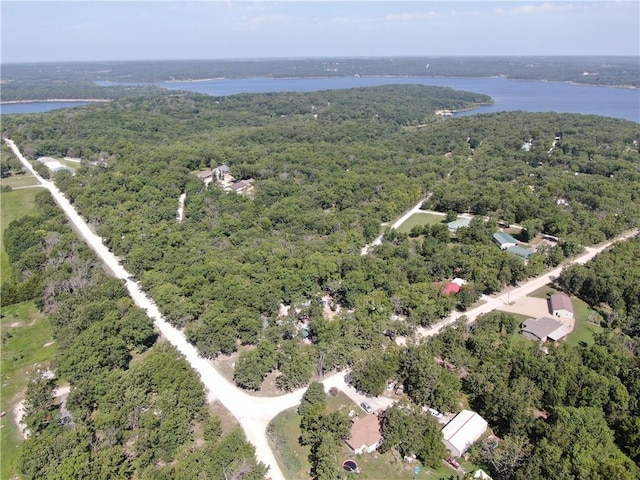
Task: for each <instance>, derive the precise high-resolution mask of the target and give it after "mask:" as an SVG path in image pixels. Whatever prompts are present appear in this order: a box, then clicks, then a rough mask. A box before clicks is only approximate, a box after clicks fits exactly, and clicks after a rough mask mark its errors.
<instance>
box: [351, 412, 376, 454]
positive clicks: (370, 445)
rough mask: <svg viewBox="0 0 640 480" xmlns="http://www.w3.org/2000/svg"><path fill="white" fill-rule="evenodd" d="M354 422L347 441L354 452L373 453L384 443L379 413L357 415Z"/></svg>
mask: <svg viewBox="0 0 640 480" xmlns="http://www.w3.org/2000/svg"><path fill="white" fill-rule="evenodd" d="M352 422H353V423H352V425H351V431H350V434H349V438H347V440H346V443H347V446H348V447H349V448H350V449H351V450H353V453H355V454H356V455H360V454H362V453H371V452H374V451H375V450H376V449H377V448H378V447H379V446H380V445H382V440H383V437H382V434H381V433H380V420H379V419H378V416H377V415H365V416H364V417H355V418H353V420H352Z"/></svg>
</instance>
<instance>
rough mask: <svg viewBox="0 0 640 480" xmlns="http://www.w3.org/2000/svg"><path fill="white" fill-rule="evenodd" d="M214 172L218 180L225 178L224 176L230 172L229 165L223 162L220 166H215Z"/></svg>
mask: <svg viewBox="0 0 640 480" xmlns="http://www.w3.org/2000/svg"><path fill="white" fill-rule="evenodd" d="M212 173H213V176H214V177H215V178H216V180H224V176H225V175H227V174H228V173H229V166H228V165H225V164H222V165H220V166H219V167H216V168H214V169H213V172H212Z"/></svg>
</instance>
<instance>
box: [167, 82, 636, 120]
mask: <svg viewBox="0 0 640 480" xmlns="http://www.w3.org/2000/svg"><path fill="white" fill-rule="evenodd" d="M388 84H420V85H434V86H439V87H450V88H453V89H455V90H467V91H470V92H477V93H484V94H485V95H489V96H490V97H492V98H493V99H494V101H495V103H494V104H493V105H487V106H482V107H480V108H478V109H475V110H472V111H468V112H462V113H460V114H459V115H473V114H476V113H488V112H503V111H512V110H523V111H526V112H560V113H583V114H593V115H603V116H606V117H614V118H623V119H625V120H631V121H633V122H639V123H640V90H634V89H629V88H614V87H595V86H590V85H576V84H570V83H553V82H542V81H525V80H509V79H506V78H433V77H337V78H286V79H280V78H277V79H271V78H242V79H216V80H207V81H197V82H164V83H159V84H158V85H159V86H161V87H165V88H169V89H172V90H189V91H192V92H200V93H206V94H209V95H215V96H226V95H233V94H236V93H259V92H313V91H318V90H336V89H344V88H355V87H371V86H377V85H388Z"/></svg>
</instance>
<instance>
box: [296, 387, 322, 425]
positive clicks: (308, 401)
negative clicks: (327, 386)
mask: <svg viewBox="0 0 640 480" xmlns="http://www.w3.org/2000/svg"><path fill="white" fill-rule="evenodd" d="M316 405H319V406H320V408H322V410H323V411H324V410H325V408H326V406H327V394H326V393H325V391H324V385H323V384H322V383H320V382H311V383H310V384H309V386H308V387H307V390H306V391H305V392H304V394H303V395H302V400H301V401H300V405H299V406H298V413H299V414H300V416H302V417H304V416H306V414H307V413H308V412H309V410H310V408H311V407H314V406H316Z"/></svg>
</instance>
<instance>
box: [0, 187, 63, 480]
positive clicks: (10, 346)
mask: <svg viewBox="0 0 640 480" xmlns="http://www.w3.org/2000/svg"><path fill="white" fill-rule="evenodd" d="M3 195H4V194H3ZM1 325H2V357H1V358H2V361H1V362H0V381H1V382H2V398H1V399H0V408H1V409H2V411H4V412H7V413H6V415H5V416H4V417H2V419H1V420H0V421H1V424H2V428H1V429H0V448H1V452H2V462H1V463H2V465H1V467H0V477H1V478H2V480H6V479H9V478H12V476H13V475H14V474H15V473H16V472H15V471H14V468H15V465H14V462H15V458H16V452H17V448H18V446H19V444H20V441H21V437H20V433H19V431H18V429H17V426H16V424H15V422H14V416H13V409H14V407H15V406H16V405H17V403H19V402H20V401H21V400H22V398H23V396H24V390H25V388H26V386H27V377H28V373H29V371H30V370H31V369H32V368H33V366H34V365H35V364H39V365H44V364H47V363H48V362H50V361H51V360H52V359H53V356H54V354H55V351H56V347H55V344H51V345H48V346H46V347H45V346H44V345H45V344H49V342H51V325H50V324H49V321H48V320H47V319H46V318H44V317H43V316H42V315H41V314H40V312H39V311H38V309H37V308H36V306H35V304H34V303H33V302H24V303H18V304H15V305H10V306H8V307H3V308H2V319H1Z"/></svg>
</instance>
